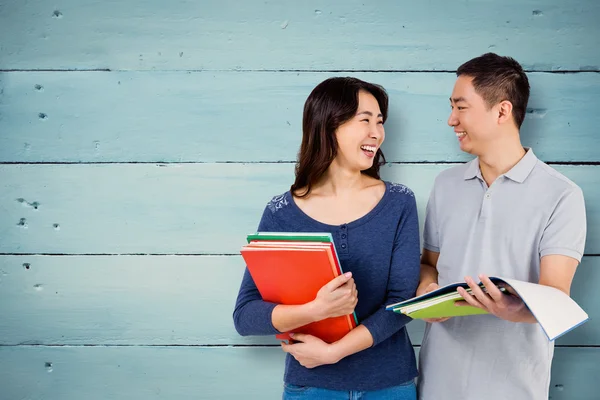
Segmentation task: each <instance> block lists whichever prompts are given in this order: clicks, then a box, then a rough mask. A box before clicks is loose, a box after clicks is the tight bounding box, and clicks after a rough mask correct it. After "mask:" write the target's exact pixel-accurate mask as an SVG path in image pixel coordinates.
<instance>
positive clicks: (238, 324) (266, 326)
mask: <svg viewBox="0 0 600 400" xmlns="http://www.w3.org/2000/svg"><path fill="white" fill-rule="evenodd" d="M277 230H278V228H277V226H276V224H275V221H274V220H273V213H272V211H271V210H270V209H269V208H268V207H266V208H265V211H264V212H263V215H262V218H261V220H260V223H259V225H258V231H259V232H273V231H277ZM275 306H277V304H274V303H268V302H266V301H263V299H262V297H261V296H260V293H259V292H258V289H257V288H256V285H255V284H254V280H253V279H252V276H251V275H250V272H248V268H246V270H245V271H244V277H243V278H242V284H241V286H240V290H239V292H238V296H237V300H236V303H235V309H234V311H233V323H234V325H235V329H236V330H237V331H238V333H239V334H240V335H242V336H248V335H275V334H277V333H280V332H279V331H278V330H277V329H275V327H274V326H273V323H272V319H271V314H272V313H273V309H274V308H275Z"/></svg>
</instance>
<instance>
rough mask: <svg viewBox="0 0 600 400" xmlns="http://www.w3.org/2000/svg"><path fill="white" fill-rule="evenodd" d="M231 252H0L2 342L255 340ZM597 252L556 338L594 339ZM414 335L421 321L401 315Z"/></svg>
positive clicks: (598, 311) (597, 330)
mask: <svg viewBox="0 0 600 400" xmlns="http://www.w3.org/2000/svg"><path fill="white" fill-rule="evenodd" d="M243 271H244V263H243V260H242V258H241V257H239V256H96V257H91V256H0V304H2V305H3V306H2V307H0V321H2V323H1V324H0V345H33V344H36V345H37V344H44V345H193V346H196V345H250V344H252V345H257V344H271V345H276V344H277V343H278V342H277V341H276V340H275V338H274V337H272V336H265V337H241V336H239V335H238V334H237V332H236V331H235V329H234V327H233V320H232V312H233V308H234V304H235V298H236V296H237V292H238V288H239V285H240V282H241V277H242V274H243ZM599 279H600V257H585V258H584V260H583V262H582V265H581V266H580V267H579V270H578V271H577V274H576V275H575V279H574V282H573V286H572V296H573V298H574V299H575V301H577V302H578V303H579V304H580V305H581V307H582V308H583V309H584V310H586V311H587V312H588V314H589V315H590V321H588V322H587V323H586V324H584V325H583V326H581V327H579V328H577V329H575V330H573V331H571V332H570V333H568V334H567V335H565V336H563V337H562V338H560V339H559V340H558V341H557V343H558V344H559V345H586V346H590V345H595V346H598V345H600V307H598V305H599V304H600V292H598V291H597V290H595V286H594V283H595V282H598V281H599ZM408 330H409V334H410V337H411V340H412V342H413V344H415V345H418V344H420V343H421V339H422V337H423V330H424V324H423V323H422V321H413V322H411V323H409V324H408Z"/></svg>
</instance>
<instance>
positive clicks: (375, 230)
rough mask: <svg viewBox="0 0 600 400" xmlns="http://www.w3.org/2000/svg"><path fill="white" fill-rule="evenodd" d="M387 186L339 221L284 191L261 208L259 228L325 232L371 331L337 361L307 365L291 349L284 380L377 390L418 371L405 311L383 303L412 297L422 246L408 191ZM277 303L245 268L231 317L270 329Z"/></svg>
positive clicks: (243, 326) (244, 330) (241, 326)
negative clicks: (363, 344) (315, 213)
mask: <svg viewBox="0 0 600 400" xmlns="http://www.w3.org/2000/svg"><path fill="white" fill-rule="evenodd" d="M385 185H386V191H385V194H384V195H383V197H382V198H381V200H380V201H379V203H378V204H377V205H376V206H375V208H373V210H371V211H370V212H369V213H368V214H366V215H364V216H363V217H361V218H359V219H357V220H355V221H352V222H349V223H347V224H343V225H339V226H336V225H327V224H324V223H321V222H319V221H316V220H314V219H313V218H311V217H309V216H308V215H307V214H305V213H304V212H303V211H302V210H301V209H300V208H299V207H298V206H297V205H296V203H295V202H294V201H293V198H292V195H291V193H290V192H289V191H288V192H286V193H284V194H283V195H280V196H276V197H274V198H273V199H272V200H271V201H270V202H269V203H268V204H267V207H266V208H265V211H264V213H263V215H262V219H261V221H260V224H259V226H258V231H259V232H330V233H331V234H332V235H333V240H334V242H335V247H336V250H337V252H338V255H339V258H340V263H341V266H342V270H343V271H344V272H347V271H351V272H352V276H353V278H354V280H355V282H356V288H357V290H358V304H357V306H356V309H355V312H356V316H357V318H358V321H359V323H360V324H362V325H364V326H365V327H366V328H367V329H368V330H369V332H370V333H371V335H372V336H373V342H374V343H373V346H372V347H370V348H368V349H366V350H363V351H361V352H358V353H356V354H353V355H350V356H348V357H346V358H344V359H342V360H340V361H339V362H338V363H336V364H331V365H323V366H320V367H316V368H312V369H308V368H305V367H303V366H302V365H300V363H298V362H297V361H296V360H295V359H294V358H293V357H292V356H291V355H289V354H288V355H287V358H286V362H285V376H284V381H285V382H286V383H290V384H294V385H300V386H311V387H319V388H325V389H331V390H359V391H367V390H379V389H383V388H387V387H391V386H396V385H399V384H401V383H404V382H406V381H409V380H411V379H413V378H415V377H416V376H417V368H416V361H415V355H414V351H413V348H412V345H411V342H410V339H409V337H408V334H407V333H406V329H405V325H406V324H407V323H408V322H409V321H410V318H408V317H406V316H404V315H401V314H396V313H394V312H392V311H386V310H385V306H386V305H387V304H391V303H396V302H399V301H402V300H406V299H409V298H411V297H413V296H414V295H415V291H416V289H417V285H418V283H419V269H420V247H419V224H418V217H417V208H416V202H415V197H414V194H413V192H412V191H411V190H410V189H408V188H407V187H406V186H404V185H400V184H394V183H390V182H385ZM275 306H276V304H273V303H268V302H265V301H263V300H262V298H261V296H260V294H259V292H258V290H257V288H256V285H255V284H254V281H253V280H252V277H251V276H250V273H249V272H248V269H246V272H245V273H244V278H243V280H242V284H241V287H240V291H239V294H238V298H237V302H236V305H235V310H234V312H233V320H234V323H235V328H236V330H237V331H238V332H239V333H240V334H241V335H244V336H246V335H274V334H276V333H279V331H277V329H275V327H274V326H273V324H272V321H271V313H272V312H273V308H275Z"/></svg>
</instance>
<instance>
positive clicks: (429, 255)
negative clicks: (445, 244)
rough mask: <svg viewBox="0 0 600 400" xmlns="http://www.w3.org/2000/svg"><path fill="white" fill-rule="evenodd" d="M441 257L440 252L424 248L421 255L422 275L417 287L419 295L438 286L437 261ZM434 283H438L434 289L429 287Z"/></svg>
mask: <svg viewBox="0 0 600 400" xmlns="http://www.w3.org/2000/svg"><path fill="white" fill-rule="evenodd" d="M439 258H440V253H436V252H433V251H430V250H427V249H423V254H422V255H421V276H420V279H419V287H418V288H417V296H420V295H422V294H425V293H428V292H431V291H432V290H435V289H436V288H437V284H438V272H437V262H438V259H439ZM432 283H433V284H435V285H436V287H434V288H433V289H431V288H429V287H430V285H431V284H432ZM428 288H429V290H428Z"/></svg>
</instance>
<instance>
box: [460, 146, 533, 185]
mask: <svg viewBox="0 0 600 400" xmlns="http://www.w3.org/2000/svg"><path fill="white" fill-rule="evenodd" d="M524 149H525V150H526V152H525V155H524V156H523V158H521V160H519V162H518V163H517V164H516V165H515V166H514V167H512V168H511V169H510V171H508V172H507V173H505V174H504V176H506V177H507V178H508V179H510V180H513V181H515V182H518V183H523V182H525V179H527V177H528V176H529V174H530V173H531V171H532V170H533V167H535V164H536V163H537V161H538V158H537V157H536V156H535V154H533V150H532V149H531V148H529V147H524ZM464 178H465V180H469V179H473V178H479V179H483V177H482V175H481V170H480V169H479V157H477V158H475V159H474V160H471V161H469V163H468V165H467V170H466V171H465V175H464Z"/></svg>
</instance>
